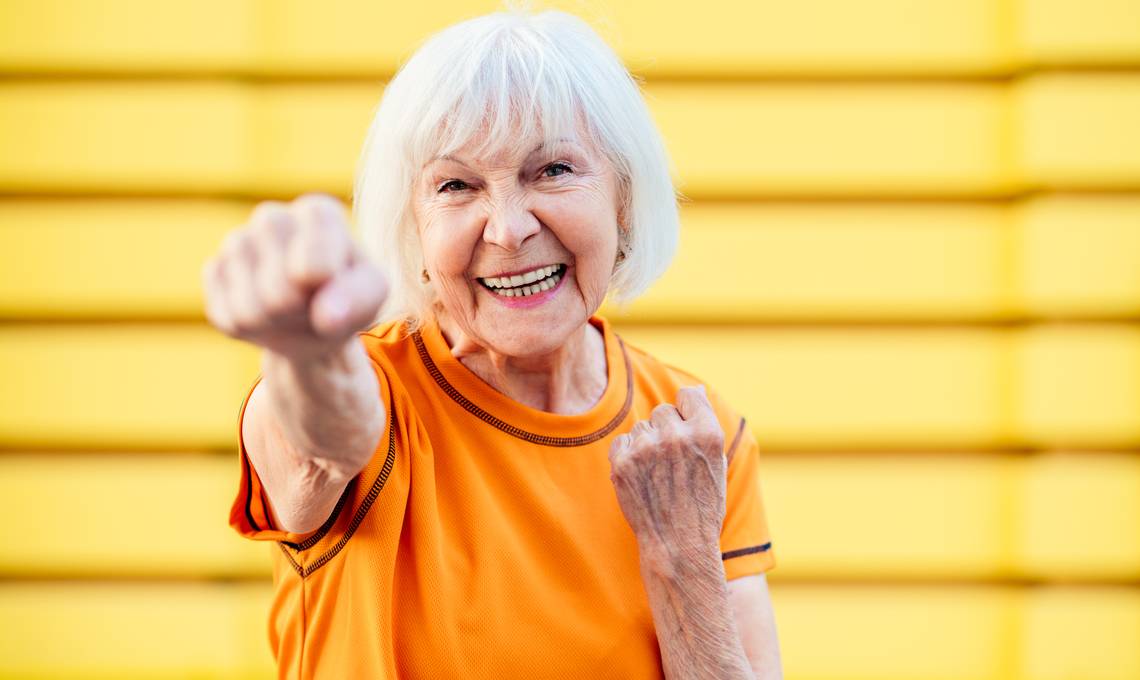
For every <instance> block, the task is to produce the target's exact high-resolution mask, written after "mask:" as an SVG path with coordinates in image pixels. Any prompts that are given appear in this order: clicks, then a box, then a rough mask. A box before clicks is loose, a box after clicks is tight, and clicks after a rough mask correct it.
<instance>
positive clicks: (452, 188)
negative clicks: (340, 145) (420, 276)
mask: <svg viewBox="0 0 1140 680" xmlns="http://www.w3.org/2000/svg"><path fill="white" fill-rule="evenodd" d="M584 140H585V137H583V136H582V135H578V136H576V137H573V138H570V137H566V138H562V139H560V140H558V141H557V142H555V143H553V144H552V145H550V146H546V145H544V144H543V142H542V139H541V137H540V136H537V135H536V136H535V137H533V138H531V139H524V140H518V143H516V144H514V145H512V146H511V147H510V148H503V149H495V150H493V153H492V154H489V155H483V156H481V157H477V156H476V155H475V154H473V153H471V149H473V148H474V145H472V144H469V145H468V146H466V147H464V148H462V149H460V150H459V151H457V152H456V153H453V154H451V155H450V156H449V157H444V158H436V159H434V160H432V161H430V162H429V163H427V164H426V165H425V166H424V168H423V170H422V172H421V173H420V176H419V177H418V178H417V180H416V187H415V197H414V199H413V200H414V213H415V219H416V223H417V225H418V229H419V235H420V242H421V244H422V247H423V255H424V263H425V267H426V269H427V271H428V274H429V275H430V276H431V280H432V283H434V284H435V289H436V292H437V293H438V298H439V302H440V303H441V304H442V305H443V307H444V309H445V310H446V312H447V314H448V315H449V317H450V318H451V319H452V320H453V321H454V322H455V323H456V324H458V326H459V327H460V328H461V329H462V330H463V332H464V334H466V335H467V336H468V338H469V339H470V340H472V341H474V342H475V343H477V344H479V345H482V346H484V347H487V348H489V349H491V350H493V351H495V352H498V353H500V354H504V355H507V356H517V357H523V356H535V355H540V354H547V353H550V352H552V351H554V350H555V349H557V348H559V347H560V346H562V345H563V344H564V343H565V342H566V341H567V339H568V338H570V336H571V334H573V333H574V332H576V331H579V330H581V329H582V327H583V325H584V324H585V323H586V321H587V319H588V318H589V317H590V315H591V314H593V313H594V312H595V311H596V310H597V309H598V307H600V306H601V304H602V300H603V299H604V298H605V296H606V292H607V290H608V287H609V283H610V277H611V275H612V274H613V269H614V260H615V257H616V255H617V247H618V222H619V216H618V213H619V195H618V186H619V183H618V178H617V175H616V173H615V172H614V170H613V168H612V167H611V165H610V163H609V162H608V161H607V160H606V158H605V156H604V155H603V154H602V153H601V152H600V151H599V150H598V149H597V148H596V147H595V146H594V145H592V144H590V143H588V142H587V141H584Z"/></svg>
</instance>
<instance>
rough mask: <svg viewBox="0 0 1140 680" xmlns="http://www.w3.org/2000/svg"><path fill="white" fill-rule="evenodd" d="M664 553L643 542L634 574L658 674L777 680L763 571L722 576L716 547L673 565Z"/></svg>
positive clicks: (772, 619) (777, 661)
mask: <svg viewBox="0 0 1140 680" xmlns="http://www.w3.org/2000/svg"><path fill="white" fill-rule="evenodd" d="M663 552H668V551H658V550H653V549H651V548H647V547H643V548H642V551H641V555H642V557H641V577H642V581H643V583H644V584H645V590H646V593H647V594H648V596H649V605H650V608H651V609H652V610H653V623H654V626H655V627H656V629H657V642H658V645H659V646H660V647H661V658H662V662H663V664H664V666H665V676H666V677H667V678H669V679H670V680H676V679H678V678H685V679H686V680H687V679H688V678H718V679H719V678H749V679H751V678H756V679H757V680H781V679H782V678H783V677H784V674H783V669H782V665H781V662H780V650H779V642H778V640H777V635H776V624H775V617H774V615H773V612H772V604H771V600H770V598H769V596H768V584H767V580H766V579H765V577H764V575H763V574H757V575H754V576H744V577H741V578H738V579H733V580H732V581H728V582H725V580H724V568H723V566H722V565H721V564H720V554H719V553H714V554H712V555H711V556H708V557H706V558H705V559H700V558H699V557H698V558H697V559H694V560H691V561H690V560H686V561H685V563H684V564H676V563H673V562H672V560H670V559H669V558H667V557H663V556H661V555H662V553H663ZM662 560H664V561H662Z"/></svg>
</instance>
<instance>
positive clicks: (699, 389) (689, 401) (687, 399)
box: [677, 385, 716, 420]
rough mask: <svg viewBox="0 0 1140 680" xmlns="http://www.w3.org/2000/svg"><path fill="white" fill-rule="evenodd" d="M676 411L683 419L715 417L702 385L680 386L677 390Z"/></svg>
mask: <svg viewBox="0 0 1140 680" xmlns="http://www.w3.org/2000/svg"><path fill="white" fill-rule="evenodd" d="M677 411H678V412H680V414H681V417H682V418H684V419H685V420H705V419H708V418H716V415H715V414H714V413H713V407H712V402H710V401H709V395H708V393H707V392H706V391H705V386H704V385H694V386H691V387H682V388H681V389H680V390H678V391H677Z"/></svg>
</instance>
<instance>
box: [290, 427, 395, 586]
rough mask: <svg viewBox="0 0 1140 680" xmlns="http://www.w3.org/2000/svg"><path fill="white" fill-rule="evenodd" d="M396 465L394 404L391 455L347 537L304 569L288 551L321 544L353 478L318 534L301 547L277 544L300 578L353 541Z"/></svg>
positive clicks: (388, 456) (389, 444) (353, 483)
mask: <svg viewBox="0 0 1140 680" xmlns="http://www.w3.org/2000/svg"><path fill="white" fill-rule="evenodd" d="M395 464H396V408H395V405H393V406H392V409H391V411H390V413H389V415H388V455H387V457H386V458H385V459H384V467H382V468H381V469H380V474H379V475H377V476H376V481H374V482H372V488H371V489H369V490H368V495H367V496H365V497H364V501H363V502H362V503H361V504H360V507H359V508H357V509H356V514H355V515H353V517H352V521H351V522H350V523H349V525H348V528H347V529H345V532H344V536H341V537H340V540H338V541H337V542H336V544H335V545H333V547H331V548H329V549H328V550H327V551H325V553H324V554H322V555H321V556H320V557H318V558H317V559H316V560H314V561H313V562H311V563H309V564H308V565H306V566H304V567H302V566H301V565H300V564H298V563H297V560H296V559H294V557H293V555H291V554H289V551H288V550H287V549H286V546H289V547H290V548H292V549H293V550H296V551H298V552H300V551H302V550H305V549H307V548H310V547H312V546H313V545H315V544H316V543H317V541H319V540H320V539H321V538H322V537H323V536H324V535H325V533H327V532H328V530H329V528H330V527H332V525H333V524H334V523H335V521H336V518H337V515H339V514H340V510H341V508H342V507H343V506H344V502H345V499H346V498H347V497H348V489H349V488H352V487H355V485H356V484H355V482H356V478H354V479H353V482H352V483H350V484H349V486H348V487H347V488H346V489H345V492H344V493H342V494H341V498H340V500H339V501H337V507H336V509H335V510H334V511H333V514H332V515H331V516H330V517H329V519H328V520H326V521H325V523H324V524H323V525H321V528H320V529H319V530H318V533H317V534H314V535H312V536H310V537H309V538H307V539H305V540H304V541H303V542H301V543H299V544H298V543H290V542H288V541H278V542H277V545H278V547H280V548H281V552H283V553H284V554H285V557H286V558H288V560H289V564H290V565H292V567H293V570H294V571H296V572H297V574H298V575H299V576H300V577H301V578H305V577H306V576H308V575H309V574H312V573H313V572H314V571H316V570H317V569H320V568H321V567H323V566H324V565H325V564H327V563H328V561H329V560H331V559H332V558H334V557H336V556H337V553H339V552H340V551H341V550H342V549H343V548H344V546H345V545H347V544H348V539H350V538H352V535H353V534H354V533H356V529H357V528H358V527H359V526H360V523H361V522H363V521H364V516H365V515H367V514H368V510H369V508H371V507H372V503H373V502H375V501H376V497H377V496H379V495H380V490H381V489H383V488H384V484H385V483H386V482H387V481H388V476H389V475H390V474H391V473H392V467H393V466H394V465H395Z"/></svg>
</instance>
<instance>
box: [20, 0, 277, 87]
mask: <svg viewBox="0 0 1140 680" xmlns="http://www.w3.org/2000/svg"><path fill="white" fill-rule="evenodd" d="M257 9H258V7H257V3H256V2H255V1H254V0H237V1H235V0H193V1H191V0H175V1H173V2H161V3H155V2H147V1H146V0H5V2H3V3H0V69H2V70H4V71H9V72H12V71H23V72H32V73H51V72H57V71H63V72H96V73H102V72H122V73H131V72H143V73H155V72H165V73H176V72H179V71H192V72H194V71H233V70H237V71H241V70H245V69H248V68H249V67H250V66H252V65H253V64H254V63H255V60H256V53H257V45H258V41H257V40H256V37H257V33H258V24H260V23H261V19H260V18H259V17H258V16H257V12H256V10H257Z"/></svg>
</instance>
